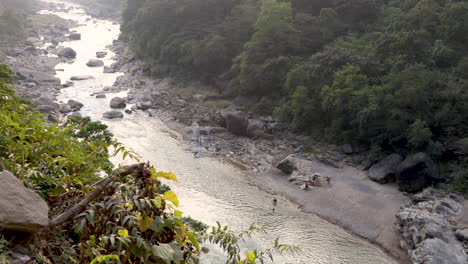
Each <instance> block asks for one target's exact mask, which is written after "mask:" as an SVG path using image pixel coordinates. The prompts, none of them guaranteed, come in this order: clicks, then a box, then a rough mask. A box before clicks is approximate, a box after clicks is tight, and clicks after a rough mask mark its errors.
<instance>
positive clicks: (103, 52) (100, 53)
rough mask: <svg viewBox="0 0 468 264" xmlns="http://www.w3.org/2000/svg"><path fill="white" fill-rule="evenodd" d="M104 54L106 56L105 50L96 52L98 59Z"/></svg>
mask: <svg viewBox="0 0 468 264" xmlns="http://www.w3.org/2000/svg"><path fill="white" fill-rule="evenodd" d="M105 56H107V52H105V51H98V52H96V57H98V58H100V59H102V58H104V57H105Z"/></svg>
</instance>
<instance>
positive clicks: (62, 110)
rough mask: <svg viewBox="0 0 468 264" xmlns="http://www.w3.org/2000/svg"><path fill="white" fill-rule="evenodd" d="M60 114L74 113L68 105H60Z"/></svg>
mask: <svg viewBox="0 0 468 264" xmlns="http://www.w3.org/2000/svg"><path fill="white" fill-rule="evenodd" d="M59 112H60V113H62V114H68V113H71V112H73V111H72V109H71V107H70V106H69V105H68V104H62V105H60V109H59Z"/></svg>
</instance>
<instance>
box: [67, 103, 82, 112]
mask: <svg viewBox="0 0 468 264" xmlns="http://www.w3.org/2000/svg"><path fill="white" fill-rule="evenodd" d="M67 104H68V105H69V106H70V107H71V109H72V111H73V112H75V111H79V110H80V109H81V108H82V107H83V104H82V103H80V102H78V101H75V100H68V103H67Z"/></svg>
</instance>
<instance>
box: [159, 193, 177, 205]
mask: <svg viewBox="0 0 468 264" xmlns="http://www.w3.org/2000/svg"><path fill="white" fill-rule="evenodd" d="M162 198H163V199H164V200H166V201H169V202H172V203H173V204H174V205H175V206H179V198H177V195H176V194H175V192H173V191H167V192H165V193H164V195H163V197H162Z"/></svg>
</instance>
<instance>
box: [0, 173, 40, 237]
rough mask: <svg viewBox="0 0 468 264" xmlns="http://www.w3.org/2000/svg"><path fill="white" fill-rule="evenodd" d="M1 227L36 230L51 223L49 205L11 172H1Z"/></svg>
mask: <svg viewBox="0 0 468 264" xmlns="http://www.w3.org/2000/svg"><path fill="white" fill-rule="evenodd" d="M0 181H1V183H2V184H0V229H5V230H12V231H20V232H36V231H39V230H40V229H41V228H43V227H45V226H47V224H48V223H49V215H48V214H49V207H48V206H47V204H46V203H45V202H44V201H43V200H42V198H41V197H39V195H37V194H36V193H35V192H33V191H32V190H30V189H28V188H26V187H24V185H23V184H22V183H21V182H20V181H19V180H18V179H17V178H16V177H15V176H14V175H13V174H11V173H10V172H8V171H2V172H0Z"/></svg>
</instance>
